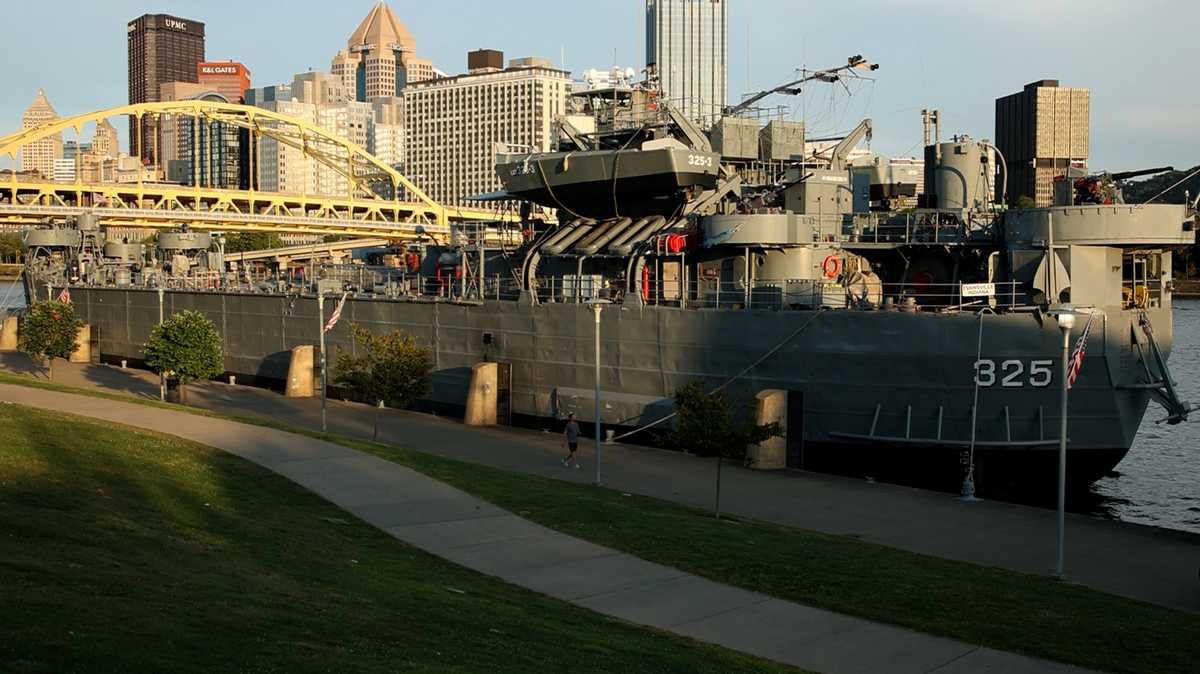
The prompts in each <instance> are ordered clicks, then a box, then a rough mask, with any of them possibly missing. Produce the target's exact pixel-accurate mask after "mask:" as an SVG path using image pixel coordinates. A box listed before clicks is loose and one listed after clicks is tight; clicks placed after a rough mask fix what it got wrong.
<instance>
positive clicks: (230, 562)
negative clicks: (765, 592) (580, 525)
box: [0, 405, 792, 672]
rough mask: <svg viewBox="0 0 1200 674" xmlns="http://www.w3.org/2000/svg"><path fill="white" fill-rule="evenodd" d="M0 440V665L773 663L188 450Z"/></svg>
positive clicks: (41, 419) (24, 421)
mask: <svg viewBox="0 0 1200 674" xmlns="http://www.w3.org/2000/svg"><path fill="white" fill-rule="evenodd" d="M0 448H3V449H2V451H0V588H3V589H2V590H0V593H2V594H0V596H2V599H0V622H2V623H3V625H4V629H3V631H2V632H0V663H3V665H2V666H0V669H3V670H5V671H15V672H43V671H45V672H65V671H194V672H211V671H336V672H346V671H389V672H390V671H400V670H403V671H432V672H453V671H487V672H492V671H568V670H572V671H575V670H590V671H622V672H624V671H630V672H632V671H643V672H660V671H710V672H726V671H734V670H741V669H746V670H759V671H785V668H783V667H777V666H776V665H774V664H772V663H765V662H763V661H759V660H754V659H752V658H748V657H744V656H741V655H740V654H737V653H733V652H731V651H727V650H723V649H719V648H716V647H709V646H706V645H702V644H696V643H694V642H691V641H689V640H686V639H682V638H678V637H675V636H672V635H668V634H665V633H662V632H657V631H653V630H648V629H640V628H637V627H634V626H631V625H627V624H624V623H621V622H618V621H614V620H609V619H606V618H604V617H602V616H600V615H598V614H595V613H592V612H590V611H587V610H585V609H581V608H577V607H574V606H571V605H569V604H566V603H563V602H559V601H556V600H552V599H549V598H546V597H543V596H541V595H538V594H535V593H532V592H528V591H525V590H522V589H520V588H517V587H514V586H511V585H507V584H505V583H502V582H500V581H497V580H494V579H489V578H487V577H485V576H482V575H480V574H477V573H474V572H472V571H468V570H466V569H463V568H461V567H458V566H455V565H453V564H451V563H449V562H446V561H444V560H441V559H439V558H437V557H434V556H432V555H429V554H426V553H423V552H421V551H419V550H416V549H414V548H411V547H409V546H406V545H404V544H402V543H400V542H398V541H396V540H395V539H392V538H391V537H389V536H387V535H386V534H384V533H383V532H380V531H378V530H376V529H375V528H373V527H371V526H369V525H367V524H365V523H362V522H360V521H358V520H356V519H355V518H353V517H351V516H349V515H347V514H346V513H345V512H343V511H341V510H340V509H338V508H337V507H335V506H333V505H330V504H328V503H327V502H325V501H323V500H321V499H320V498H319V497H317V496H315V495H313V494H311V493H310V492H308V491H306V490H304V489H303V488H301V487H299V486H296V485H294V484H292V483H291V482H288V481H287V480H286V479H284V478H282V477H279V476H277V475H275V474H273V473H270V472H268V471H267V470H266V469H263V468H259V467H258V466H255V465H253V464H251V463H249V462H247V461H243V460H241V459H238V458H236V457H233V456H230V455H228V454H225V453H223V452H220V451H217V450H214V449H211V448H208V447H204V446H201V445H196V444H193V443H188V442H184V441H181V440H178V439H173V438H168V437H165V436H159V435H156V434H150V433H146V432H141V431H136V430H133V429H128V428H124V427H115V426H110V425H101V424H96V423H89V422H84V421H82V420H80V419H79V418H77V417H71V416H67V415H63V414H57V413H49V412H43V411H37V410H32V409H27V408H22V407H18V406H10V405H4V406H0ZM786 671H792V670H786Z"/></svg>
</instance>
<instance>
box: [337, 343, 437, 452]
mask: <svg viewBox="0 0 1200 674" xmlns="http://www.w3.org/2000/svg"><path fill="white" fill-rule="evenodd" d="M350 334H351V335H352V336H353V338H354V344H355V346H356V347H357V350H358V351H359V352H360V353H361V354H362V355H359V356H354V355H352V354H350V353H347V352H346V351H345V350H343V349H342V348H341V347H338V351H337V364H336V369H337V377H336V378H335V379H334V381H335V382H336V383H337V384H339V385H341V386H345V387H346V388H348V389H350V390H351V391H353V392H354V393H355V394H357V395H358V396H360V397H362V398H364V399H366V400H368V401H370V402H373V403H375V404H376V407H378V406H380V405H384V404H386V405H387V406H389V407H395V408H401V409H403V408H405V407H408V406H409V405H411V404H412V403H413V402H415V401H416V400H417V399H419V398H420V397H421V396H423V395H425V394H426V393H428V392H429V388H430V386H431V384H432V372H433V353H432V352H431V351H430V350H429V349H427V348H424V347H422V346H418V345H417V343H416V341H415V340H414V339H413V338H412V337H410V336H408V335H405V334H404V333H402V332H400V331H399V330H396V331H394V332H391V333H389V334H386V335H375V334H372V332H371V331H370V330H368V329H367V328H364V327H362V326H361V325H357V324H355V325H351V326H350ZM378 435H379V415H378V413H376V415H375V436H376V437H377V438H378Z"/></svg>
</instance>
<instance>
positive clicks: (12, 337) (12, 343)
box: [0, 316, 17, 351]
mask: <svg viewBox="0 0 1200 674" xmlns="http://www.w3.org/2000/svg"><path fill="white" fill-rule="evenodd" d="M16 350H17V317H16V316H5V317H4V324H3V325H2V326H0V351H16Z"/></svg>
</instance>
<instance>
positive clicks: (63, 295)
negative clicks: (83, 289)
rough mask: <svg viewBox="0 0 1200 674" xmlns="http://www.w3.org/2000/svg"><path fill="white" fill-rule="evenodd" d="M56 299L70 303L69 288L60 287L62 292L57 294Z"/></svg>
mask: <svg viewBox="0 0 1200 674" xmlns="http://www.w3.org/2000/svg"><path fill="white" fill-rule="evenodd" d="M58 301H59V302H66V303H67V304H70V303H71V289H70V288H65V287H64V288H63V289H62V292H61V293H59V294H58Z"/></svg>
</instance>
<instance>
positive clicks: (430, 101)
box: [404, 59, 571, 208]
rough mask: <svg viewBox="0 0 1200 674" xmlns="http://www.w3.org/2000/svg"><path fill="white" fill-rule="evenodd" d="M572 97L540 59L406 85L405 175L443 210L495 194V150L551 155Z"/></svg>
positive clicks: (566, 81) (564, 78) (561, 75)
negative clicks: (558, 122)
mask: <svg viewBox="0 0 1200 674" xmlns="http://www.w3.org/2000/svg"><path fill="white" fill-rule="evenodd" d="M570 93H571V78H570V73H567V72H565V71H562V70H558V69H555V68H553V67H551V66H550V64H549V63H548V62H547V61H545V60H543V59H518V60H515V61H512V62H510V63H509V67H508V68H507V69H505V70H499V71H497V70H495V69H491V68H489V69H481V70H479V71H477V72H475V73H469V74H466V75H459V76H457V77H448V78H443V79H437V80H432V81H428V82H420V83H416V84H410V85H409V86H408V88H406V89H405V90H404V119H405V121H404V127H405V134H406V138H405V151H404V155H405V156H404V160H405V173H406V175H407V176H408V177H409V178H410V179H411V180H412V181H413V182H414V183H416V185H417V186H418V187H420V188H421V189H423V190H425V192H427V193H428V194H429V196H431V197H432V198H433V199H435V200H437V201H439V202H441V203H444V204H453V205H467V204H468V203H470V202H469V201H468V197H471V196H475V195H479V194H484V193H487V192H494V191H497V190H499V189H500V187H501V186H500V181H499V179H498V178H497V177H496V153H497V151H498V149H500V150H501V151H503V150H504V149H507V148H509V147H514V146H515V147H520V148H528V149H532V150H535V151H542V152H546V151H549V150H550V149H551V141H552V138H553V135H554V134H553V130H554V121H555V119H556V118H557V117H558V116H559V115H561V114H563V113H564V112H565V111H566V107H567V98H568V97H569V96H570ZM472 205H476V206H479V205H482V206H484V207H492V208H500V207H502V205H501V204H490V205H489V204H478V203H476V204H472Z"/></svg>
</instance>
